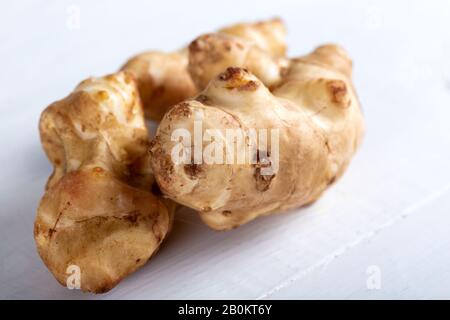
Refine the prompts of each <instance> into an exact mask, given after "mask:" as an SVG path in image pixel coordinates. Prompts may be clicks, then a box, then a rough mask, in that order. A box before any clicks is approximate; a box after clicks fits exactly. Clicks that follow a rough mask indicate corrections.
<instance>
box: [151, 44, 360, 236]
mask: <svg viewBox="0 0 450 320" xmlns="http://www.w3.org/2000/svg"><path fill="white" fill-rule="evenodd" d="M233 41H234V40H233ZM206 50H209V49H208V48H207V49H206ZM232 50H233V49H232ZM197 51H198V50H197ZM197 51H196V52H193V53H194V54H195V55H198V54H199V53H198V52H197ZM224 52H225V53H224V54H228V53H229V52H230V51H228V50H226V49H225V50H224ZM232 52H233V51H232ZM220 58H221V57H220V56H218V59H219V60H220ZM227 59H228V60H227V61H232V59H231V58H229V57H228V58H227ZM192 61H193V62H195V61H197V60H195V59H194V60H191V62H192ZM351 65H352V63H351V60H350V58H349V57H348V55H347V54H346V53H345V51H344V50H343V49H342V48H340V47H338V46H335V45H327V46H322V47H319V48H318V49H316V50H315V51H314V52H313V53H311V54H309V55H307V56H304V57H301V58H297V59H292V60H290V61H289V62H288V66H289V67H288V68H287V70H285V72H283V73H282V78H281V80H280V82H279V83H278V84H277V85H276V86H275V87H274V88H272V91H270V90H269V89H268V88H267V87H266V86H265V85H264V83H263V82H262V81H261V80H260V79H258V78H257V77H255V76H254V75H253V74H251V73H250V72H249V71H247V70H245V69H242V68H236V67H231V68H228V69H227V70H226V71H225V72H223V73H222V74H220V75H219V76H217V77H216V78H214V79H213V80H212V81H211V82H210V84H209V85H208V87H207V88H206V89H205V90H204V91H203V92H201V93H200V94H199V95H198V96H197V97H196V98H195V99H194V100H187V101H184V102H181V103H179V104H177V105H176V106H175V107H174V108H173V109H171V110H170V111H169V112H168V113H167V114H166V115H165V117H164V118H163V119H162V121H161V123H160V125H159V128H158V130H157V135H156V137H155V138H154V140H153V141H152V145H151V153H152V158H151V161H152V168H153V171H154V174H155V177H156V180H157V182H158V184H159V186H160V188H161V190H162V191H163V193H165V194H166V195H167V196H169V197H170V198H171V199H173V200H175V201H177V202H179V203H181V204H183V205H186V206H188V207H191V208H193V209H195V210H197V211H198V212H199V214H200V216H201V218H202V219H203V221H204V222H205V223H206V224H208V225H209V226H210V227H212V228H214V229H217V230H227V229H231V228H235V227H237V226H240V225H242V224H244V223H246V222H248V221H250V220H252V219H254V218H256V217H258V216H261V215H267V214H270V213H274V212H281V211H285V210H288V209H292V208H297V207H301V206H303V205H306V204H309V203H312V202H313V201H315V200H316V199H317V198H318V197H319V196H320V195H321V194H322V192H323V191H324V190H325V189H326V188H327V186H329V185H330V184H332V183H333V182H334V181H336V179H338V178H339V177H340V176H341V175H342V174H343V172H344V170H345V169H346V167H347V165H348V164H349V161H350V159H351V157H352V156H353V154H354V153H355V151H356V149H357V147H358V146H359V144H360V142H361V138H362V135H363V119H362V115H361V111H360V105H359V101H358V98H357V96H356V93H355V91H354V88H353V85H352V80H351V68H352V67H351ZM197 66H198V65H197ZM195 67H196V66H195V65H193V66H192V68H195ZM192 76H193V77H194V78H195V77H196V74H195V73H193V74H192ZM198 123H201V129H200V130H198ZM196 125H197V129H196ZM178 129H180V130H184V131H185V132H188V133H190V136H191V137H192V136H194V139H193V140H194V143H192V139H184V138H185V137H186V136H184V138H183V139H181V140H179V139H178V138H179V137H175V139H174V137H173V136H172V135H173V134H174V132H176V130H178ZM227 129H228V130H233V129H234V130H240V132H242V133H243V134H242V136H244V139H243V140H241V143H235V142H234V141H233V143H232V144H231V146H230V142H229V141H230V140H228V139H227ZM253 129H256V130H259V129H263V130H266V131H267V136H270V139H269V138H267V143H266V144H256V148H257V152H256V157H255V153H254V152H253V153H252V152H250V151H251V150H250V149H249V148H248V147H249V145H250V146H253V149H252V150H254V149H255V148H254V146H255V143H254V142H255V140H254V139H248V137H252V135H251V133H252V130H253ZM208 131H209V133H208ZM198 132H200V134H201V135H202V136H201V138H200V140H199V141H200V142H199V144H200V147H201V150H202V151H203V153H201V154H200V161H198V159H192V158H193V157H194V156H193V155H195V151H196V150H195V149H196V148H197V147H198V146H196V145H195V139H196V138H195V136H196V133H197V134H198ZM234 132H235V131H234ZM271 132H277V135H278V137H277V135H274V138H273V139H274V140H273V141H272V135H271ZM208 135H209V136H208ZM276 138H277V139H276ZM258 139H260V138H259V137H258ZM237 141H239V140H237ZM242 141H244V142H243V143H242ZM252 141H253V142H252ZM258 141H259V140H258ZM180 145H181V147H182V148H181V149H180ZM217 146H219V147H217ZM230 147H231V148H236V150H235V151H236V152H235V154H233V156H232V160H233V161H231V162H227V161H225V160H224V161H222V162H220V160H221V159H220V156H218V155H225V154H227V152H229V150H230ZM174 150H178V151H177V152H176V153H175V154H179V150H183V152H182V154H183V155H184V156H185V158H184V160H183V161H179V160H176V159H174ZM211 150H213V151H211ZM273 150H275V152H273V153H272V154H270V152H271V151H273ZM208 152H210V153H209V156H211V155H212V157H213V158H214V157H217V158H214V159H215V160H214V161H212V162H211V161H209V162H208V161H206V159H205V158H206V156H208ZM242 154H245V155H247V156H246V159H247V160H252V161H246V162H245V163H239V162H237V161H236V155H242ZM261 155H262V156H261ZM224 157H225V156H224ZM194 158H195V157H194ZM218 158H219V161H216V160H217V159H218ZM186 159H187V160H188V161H187V162H186ZM222 159H224V158H222ZM192 160H193V161H192ZM275 162H276V163H275ZM275 164H276V165H275ZM268 169H272V170H268Z"/></svg>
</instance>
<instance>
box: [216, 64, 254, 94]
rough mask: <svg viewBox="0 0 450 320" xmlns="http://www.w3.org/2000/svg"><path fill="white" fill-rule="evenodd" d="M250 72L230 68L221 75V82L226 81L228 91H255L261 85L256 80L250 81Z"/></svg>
mask: <svg viewBox="0 0 450 320" xmlns="http://www.w3.org/2000/svg"><path fill="white" fill-rule="evenodd" d="M247 74H248V71H247V70H246V69H242V68H236V67H229V68H227V70H226V71H225V72H223V73H221V74H220V75H219V80H221V81H226V82H227V84H226V85H225V88H226V89H238V90H242V91H255V90H256V89H257V88H258V86H259V84H258V82H256V81H254V80H248V79H247V78H246V75H247Z"/></svg>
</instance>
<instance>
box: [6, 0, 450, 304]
mask: <svg viewBox="0 0 450 320" xmlns="http://www.w3.org/2000/svg"><path fill="white" fill-rule="evenodd" d="M77 10H79V13H80V16H79V18H80V20H79V21H80V25H79V28H77V26H76V24H75V25H74V24H73V23H70V21H73V20H71V14H73V13H74V12H75V13H76V11H77ZM272 16H280V17H282V18H283V19H284V20H285V21H286V23H287V26H288V29H289V37H288V44H289V53H290V55H292V56H295V55H300V54H304V53H306V52H308V51H310V50H312V49H313V48H314V47H315V46H318V45H320V44H322V43H325V42H337V43H340V44H342V45H343V46H344V47H345V48H346V49H347V50H348V51H349V52H350V54H351V56H352V57H353V59H354V62H355V70H354V78H355V84H356V87H357V89H358V94H359V97H360V100H361V101H362V105H363V109H364V114H365V118H366V127H367V133H366V137H365V141H364V145H363V146H362V148H361V150H360V152H359V153H358V155H357V156H356V157H355V159H354V161H353V162H352V165H351V166H350V168H349V170H348V171H347V173H346V174H345V176H344V178H343V179H341V180H340V181H339V182H338V183H337V184H335V185H334V186H333V187H332V188H331V189H330V190H329V191H328V192H326V193H325V195H324V196H323V198H321V200H320V201H318V202H317V203H315V204H314V205H312V206H310V207H308V208H304V209H300V210H297V211H295V212H291V213H286V214H283V215H275V216H270V217H267V218H261V219H258V220H256V221H254V222H252V223H250V224H248V225H245V226H243V227H241V228H239V229H236V230H234V231H230V232H226V233H218V232H214V231H211V230H209V229H208V228H207V227H206V226H204V225H203V224H202V223H201V222H200V220H199V218H198V217H197V216H196V215H195V214H194V213H192V212H190V211H187V210H186V211H184V212H182V213H180V214H179V215H178V217H177V219H176V222H175V227H174V229H173V232H172V233H171V235H170V236H169V238H168V239H167V241H166V242H165V243H164V245H163V247H162V248H161V250H160V252H159V253H158V254H157V255H156V256H155V257H154V258H153V259H152V260H151V261H150V263H148V264H147V265H146V266H145V267H143V268H142V269H141V270H139V271H138V272H137V273H135V274H133V275H132V276H130V277H128V278H127V279H125V280H124V281H123V282H122V283H120V284H119V285H118V286H117V287H116V288H115V289H114V290H112V291H111V292H110V293H108V294H104V295H99V296H94V295H90V294H83V293H81V292H76V291H69V290H67V289H65V288H63V287H61V286H60V285H59V284H58V283H57V282H56V281H55V280H54V279H53V277H52V276H51V274H50V273H49V272H48V271H47V269H46V268H45V267H44V265H43V263H42V262H41V260H40V259H39V257H38V255H37V253H36V250H35V245H34V240H33V235H32V232H33V220H34V216H35V210H36V207H37V205H38V201H39V199H40V197H41V196H42V194H43V190H44V184H45V181H46V179H47V177H48V175H49V174H50V172H51V166H50V164H49V163H48V161H47V159H46V158H45V155H44V153H43V151H42V149H41V146H40V142H39V137H38V130H37V124H38V118H39V114H40V112H41V111H42V110H43V109H44V108H45V107H46V106H47V105H48V104H49V103H51V102H52V101H54V100H56V99H60V98H62V97H64V96H66V95H67V94H68V93H69V92H70V91H71V90H72V89H73V88H74V87H75V86H76V84H77V83H78V82H79V81H81V80H82V79H84V78H86V77H88V76H91V75H94V76H101V75H104V74H107V73H110V72H113V71H115V70H117V69H118V68H119V67H120V66H121V65H122V64H123V63H124V62H125V60H126V59H127V58H129V57H130V56H131V55H133V54H135V53H138V52H140V51H144V50H147V49H161V50H172V49H176V48H179V47H181V46H182V45H184V44H186V43H188V42H189V41H190V40H192V39H193V38H194V37H195V36H197V35H199V34H201V33H203V32H207V31H212V30H215V29H217V28H218V27H221V26H224V25H227V24H230V23H233V22H237V21H241V20H244V21H252V20H257V19H262V18H267V17H272ZM72 18H73V17H72ZM0 57H1V59H0V67H1V72H0V146H1V148H0V163H1V169H0V179H1V180H0V298H61V299H66V298H67V299H71V298H82V299H92V298H99V299H104V298H106V299H108V298H177V299H178V298H179V299H185V298H187V299H190V298H248V299H254V298H274V299H278V298H344V299H359V298H361V299H379V298H401V299H408V298H420V299H423V298H424V299H428V298H450V6H449V2H448V1H318V0H314V1H281V0H276V1H275V0H273V1H255V2H251V1H247V0H245V1H244V0H240V1H232V0H227V1H204V2H202V1H192V0H191V1H180V2H174V1H168V0H163V1H145V2H144V1H121V2H118V1H76V0H74V1H70V2H67V1H8V2H3V3H2V5H1V10H0ZM371 266H375V267H374V268H370V267H371ZM372 269H373V270H375V271H378V272H379V276H380V279H381V288H380V289H379V290H370V289H369V288H368V286H367V280H368V278H370V272H371V271H372ZM368 272H369V273H368Z"/></svg>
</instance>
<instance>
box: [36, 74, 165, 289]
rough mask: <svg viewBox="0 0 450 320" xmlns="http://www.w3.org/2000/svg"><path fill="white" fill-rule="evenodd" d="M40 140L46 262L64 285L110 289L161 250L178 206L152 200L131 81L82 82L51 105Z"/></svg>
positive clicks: (40, 239)
mask: <svg viewBox="0 0 450 320" xmlns="http://www.w3.org/2000/svg"><path fill="white" fill-rule="evenodd" d="M40 133H41V140H42V144H43V147H44V149H45V152H46V154H47V156H48V158H49V159H50V161H51V162H52V163H53V165H54V173H53V175H52V176H51V177H50V178H49V180H48V183H47V190H46V193H45V195H44V197H43V198H42V200H41V202H40V205H39V208H38V212H37V217H36V222H35V229H34V235H35V239H36V244H37V248H38V251H39V254H40V256H41V257H42V260H43V261H44V262H45V264H46V265H47V267H48V269H49V270H50V271H51V272H52V273H53V275H54V276H55V277H56V279H57V280H58V281H59V282H60V283H61V284H62V285H64V286H66V285H67V281H68V280H69V282H70V281H74V283H71V284H69V285H74V286H76V285H77V280H76V279H75V278H73V277H72V278H68V277H69V276H70V275H71V273H72V272H76V271H77V270H78V271H79V272H80V274H79V275H80V277H79V279H78V280H79V282H78V284H79V285H80V288H81V289H82V290H83V291H90V292H95V293H101V292H105V291H108V290H110V289H111V288H112V287H114V286H115V285H116V284H117V283H118V282H119V281H120V280H121V279H123V278H124V277H125V276H126V275H128V274H130V273H131V272H133V271H135V270H136V269H138V268H139V267H141V266H142V265H144V264H145V262H146V261H147V260H148V259H149V258H150V257H151V256H152V255H153V254H154V253H155V252H156V251H157V249H158V247H159V246H160V244H161V242H162V241H163V239H164V238H165V237H166V235H167V233H168V231H169V228H170V226H171V221H172V214H173V211H174V204H173V203H172V202H171V201H168V200H161V199H159V198H158V197H157V196H155V195H153V194H152V193H151V189H152V184H153V176H152V172H151V168H150V167H149V160H148V143H149V137H148V132H147V129H146V127H145V123H144V117H143V112H142V106H141V103H140V99H139V95H138V92H137V88H136V83H135V80H134V79H133V77H132V75H131V74H127V73H125V72H120V73H117V74H113V75H109V76H106V77H104V78H91V79H88V80H85V81H83V82H82V83H80V84H79V85H78V87H77V88H76V89H75V90H74V92H73V93H71V94H70V95H69V96H68V97H66V98H64V99H62V100H60V101H57V102H55V103H53V104H52V105H50V106H49V107H48V108H47V109H46V110H45V111H44V112H43V114H42V116H41V120H40Z"/></svg>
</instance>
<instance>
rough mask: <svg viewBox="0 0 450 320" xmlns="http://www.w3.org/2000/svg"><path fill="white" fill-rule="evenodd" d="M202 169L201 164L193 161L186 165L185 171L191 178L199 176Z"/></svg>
mask: <svg viewBox="0 0 450 320" xmlns="http://www.w3.org/2000/svg"><path fill="white" fill-rule="evenodd" d="M202 171H203V170H202V167H201V165H199V164H195V163H192V164H186V165H185V166H184V172H186V174H187V175H189V177H190V178H195V177H197V176H198V175H199V174H200V173H201V172H202Z"/></svg>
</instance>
